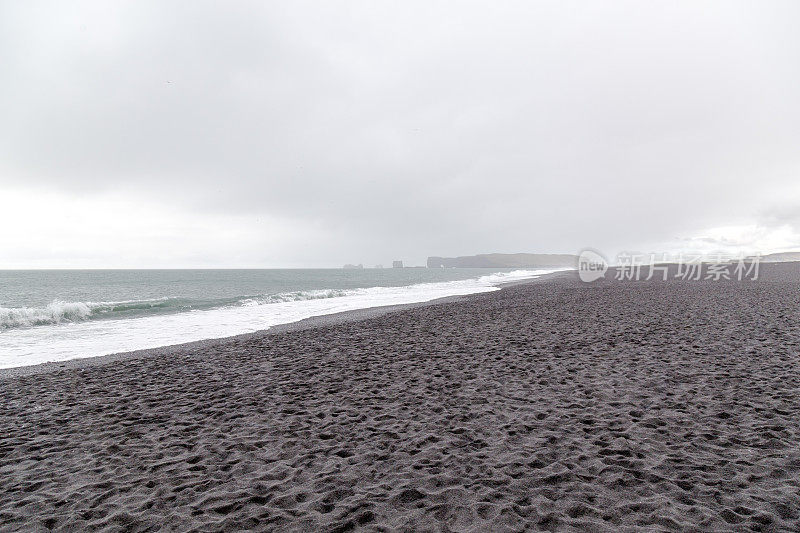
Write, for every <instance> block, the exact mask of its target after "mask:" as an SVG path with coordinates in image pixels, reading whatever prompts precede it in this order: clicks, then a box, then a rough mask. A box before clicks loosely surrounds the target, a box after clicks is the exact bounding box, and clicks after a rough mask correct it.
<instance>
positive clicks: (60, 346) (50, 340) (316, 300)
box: [0, 270, 552, 368]
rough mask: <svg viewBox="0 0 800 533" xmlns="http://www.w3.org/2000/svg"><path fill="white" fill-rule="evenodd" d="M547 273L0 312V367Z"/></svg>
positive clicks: (486, 287) (223, 333) (479, 288)
mask: <svg viewBox="0 0 800 533" xmlns="http://www.w3.org/2000/svg"><path fill="white" fill-rule="evenodd" d="M548 272H552V271H551V270H517V271H514V272H506V273H495V274H490V275H486V276H482V277H480V278H474V279H467V280H459V281H446V282H436V283H420V284H416V285H407V286H402V287H371V288H364V289H347V290H333V289H331V290H314V291H296V292H287V293H283V294H278V295H271V296H264V297H250V298H246V299H243V300H239V301H237V302H235V303H233V304H230V305H226V306H223V307H216V308H212V309H207V310H191V311H186V312H176V313H169V314H156V315H149V316H140V317H136V318H120V319H117V320H90V319H89V320H87V319H88V318H90V316H91V315H92V313H95V312H98V311H99V310H103V309H106V310H107V309H109V308H111V309H114V308H115V307H114V306H119V305H120V304H123V303H126V302H97V303H91V302H72V303H68V302H52V303H51V304H50V305H48V306H46V307H43V308H34V309H26V308H23V309H10V310H9V309H6V308H2V309H0V320H2V321H5V322H4V323H7V324H9V325H14V324H16V325H15V326H13V327H11V326H7V329H2V328H0V368H10V367H15V366H27V365H34V364H38V363H44V362H48V361H65V360H68V359H76V358H80V357H93V356H98V355H105V354H110V353H118V352H126V351H132V350H140V349H145V348H155V347H158V346H167V345H171V344H179V343H183V342H191V341H196V340H202V339H213V338H219V337H227V336H231V335H238V334H241V333H249V332H253V331H258V330H263V329H268V328H269V327H271V326H275V325H277V324H286V323H290V322H296V321H298V320H302V319H305V318H309V317H312V316H320V315H327V314H332V313H338V312H342V311H350V310H355V309H365V308H369V307H378V306H384V305H395V304H406V303H415V302H425V301H430V300H434V299H436V298H442V297H445V296H456V295H466V294H474V293H480V292H488V291H493V290H497V289H498V285H500V284H502V283H507V282H513V281H517V280H522V279H528V278H533V277H537V276H539V275H542V274H545V273H548ZM148 302H158V301H148ZM127 303H128V304H132V305H134V306H135V305H140V304H141V305H149V304H147V303H146V302H127ZM109 306H111V307H109ZM19 326H38V327H19ZM9 327H10V329H8V328H9Z"/></svg>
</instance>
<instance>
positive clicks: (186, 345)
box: [0, 270, 572, 381]
mask: <svg viewBox="0 0 800 533" xmlns="http://www.w3.org/2000/svg"><path fill="white" fill-rule="evenodd" d="M570 272H572V271H571V270H559V271H556V272H549V273H547V274H542V275H540V276H537V277H535V278H529V279H523V280H515V281H509V282H505V283H499V284H498V285H497V286H498V287H499V289H500V290H503V289H504V288H508V287H513V286H516V285H523V284H528V283H535V282H541V281H548V280H552V279H554V278H557V277H561V276H565V275H568V274H569V273H570ZM491 292H498V291H491ZM491 292H490V293H473V294H465V295H456V296H445V297H442V298H435V299H433V300H428V301H425V302H414V303H408V304H394V305H382V306H377V307H365V308H363V309H353V310H349V311H340V312H337V313H331V314H329V315H316V316H312V317H309V318H304V319H302V320H298V321H295V322H287V323H285V324H276V325H275V326H271V327H269V328H267V329H262V330H258V331H252V332H250V333H240V334H238V335H230V336H227V337H213V338H209V339H200V340H196V341H190V342H183V343H179V344H168V345H165V346H156V347H154V348H143V349H141V350H131V351H127V352H116V353H110V354H105V355H97V356H89V357H77V358H75V359H68V360H66V361H50V362H46V363H38V364H35V365H26V366H16V367H11V368H0V381H2V380H5V379H11V378H15V377H21V376H30V375H35V374H42V373H48V372H58V371H60V370H76V369H85V368H89V367H93V366H101V365H108V364H112V363H115V362H119V361H128V360H131V359H143V358H149V357H168V356H170V355H177V354H186V353H189V352H194V351H205V350H211V349H214V348H219V347H224V346H225V345H226V344H230V343H233V342H238V341H245V340H251V339H255V338H262V337H264V336H271V335H279V334H282V333H289V332H296V331H305V330H308V329H314V328H319V327H326V326H334V325H339V324H344V323H347V322H359V321H362V320H369V319H371V318H377V317H380V316H383V315H386V314H389V313H394V312H399V311H405V310H408V309H414V308H417V307H425V306H429V305H438V304H445V303H450V302H455V301H458V300H461V299H465V298H472V297H475V296H477V295H480V294H491Z"/></svg>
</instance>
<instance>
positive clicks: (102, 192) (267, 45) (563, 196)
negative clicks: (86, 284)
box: [0, 0, 800, 268]
mask: <svg viewBox="0 0 800 533" xmlns="http://www.w3.org/2000/svg"><path fill="white" fill-rule="evenodd" d="M799 178H800V2H797V1H792V0H790V1H787V2H773V1H759V2H753V1H747V2H741V3H740V2H731V1H720V2H697V1H685V2H674V1H669V2H641V1H631V2H564V1H561V0H559V1H553V2H534V1H524V2H488V1H487V2H481V3H467V2H462V1H458V2H456V1H451V2H446V3H445V2H431V1H424V2H408V1H404V2H376V1H366V2H355V1H348V2H329V1H326V2H313V3H306V2H298V1H291V2H290V1H284V2H253V3H249V2H242V1H237V2H221V1H218V2H198V1H187V2H174V1H163V0H162V1H157V2H144V1H139V0H137V1H131V2H111V1H108V0H98V1H97V2H53V3H45V2H36V1H18V2H15V1H11V0H0V267H5V268H35V267H92V268H101V267H130V268H142V267H299V266H309V267H322V266H334V267H335V266H340V265H341V264H343V263H345V262H350V263H364V264H366V265H372V264H375V263H383V264H389V263H390V262H391V261H392V260H393V259H404V260H405V261H406V263H407V264H424V261H425V258H426V257H427V256H428V255H467V254H474V253H485V252H561V253H576V252H578V251H579V250H580V249H581V248H583V247H587V246H589V247H594V248H597V249H599V250H601V251H604V252H606V253H608V254H613V253H616V252H617V251H619V250H622V249H635V250H644V251H673V250H677V249H687V250H688V249H697V248H700V249H706V250H712V249H717V248H725V249H735V248H744V249H746V250H755V249H761V250H763V251H781V250H788V249H800V179H799Z"/></svg>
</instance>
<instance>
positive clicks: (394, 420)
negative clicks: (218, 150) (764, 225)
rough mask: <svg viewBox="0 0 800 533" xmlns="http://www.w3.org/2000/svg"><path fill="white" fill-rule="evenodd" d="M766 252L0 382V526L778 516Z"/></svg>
mask: <svg viewBox="0 0 800 533" xmlns="http://www.w3.org/2000/svg"><path fill="white" fill-rule="evenodd" d="M768 267H769V268H768ZM763 268H764V270H769V272H768V273H766V274H764V277H765V278H769V279H770V280H772V281H767V280H764V281H757V282H749V283H733V282H666V283H665V282H656V283H648V282H638V283H635V282H632V283H625V284H623V283H615V282H597V283H595V284H592V285H585V284H581V283H579V282H577V281H574V280H572V279H561V280H552V281H547V282H537V283H531V284H526V285H519V286H515V287H511V288H507V289H504V290H502V291H499V292H497V293H491V294H484V295H479V296H474V297H471V298H468V299H464V300H461V301H456V302H449V303H443V304H436V305H430V306H423V307H418V308H414V309H410V310H405V311H400V312H396V313H392V314H388V315H384V316H380V317H377V318H372V319H370V320H365V321H360V322H346V323H342V324H339V325H332V326H322V327H318V328H314V329H309V330H306V331H289V332H286V333H281V334H276V335H261V336H258V335H256V336H251V337H249V338H246V339H232V340H228V341H222V342H218V343H216V344H214V345H212V346H209V347H207V348H204V349H197V350H196V351H194V352H193V353H187V352H186V351H185V350H184V351H180V350H176V352H175V353H174V355H171V356H168V357H149V358H144V359H123V360H121V361H117V362H114V363H110V364H104V365H94V366H91V365H90V366H87V367H85V368H73V369H67V370H56V371H49V372H45V373H39V374H31V375H24V376H17V377H7V378H6V379H3V380H0V523H2V526H1V527H0V529H2V530H10V531H13V530H36V529H45V528H54V529H59V530H84V529H89V528H99V527H104V528H108V529H113V530H120V531H122V530H126V531H127V530H134V531H138V530H146V529H159V528H167V529H176V530H188V529H194V528H197V529H199V530H215V531H216V530H240V529H250V528H252V529H259V530H270V529H278V530H299V531H313V530H317V529H324V530H339V531H341V530H348V529H352V528H366V529H375V530H396V529H397V530H415V531H419V530H429V529H435V530H438V529H442V530H453V531H464V530H481V531H483V530H496V531H501V530H523V529H531V530H538V529H547V530H569V529H574V530H581V531H586V530H588V531H592V530H595V531H618V530H640V529H647V530H665V531H669V530H703V531H712V530H713V531H722V530H736V531H742V530H762V531H776V530H786V531H797V530H799V529H800V514H799V510H798V509H799V508H800V367H799V366H798V363H800V360H799V358H798V342H800V329H798V320H799V319H800V313H799V312H798V304H800V275H799V274H798V272H799V271H800V269H798V267H797V265H790V266H788V267H787V266H785V265H779V266H769V265H765V266H764V267H763Z"/></svg>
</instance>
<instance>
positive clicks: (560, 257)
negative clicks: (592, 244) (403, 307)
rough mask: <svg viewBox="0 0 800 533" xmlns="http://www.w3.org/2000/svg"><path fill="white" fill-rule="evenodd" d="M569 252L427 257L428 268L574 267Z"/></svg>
mask: <svg viewBox="0 0 800 533" xmlns="http://www.w3.org/2000/svg"><path fill="white" fill-rule="evenodd" d="M577 261H578V256H576V255H571V254H479V255H465V256H461V257H429V258H428V268H443V267H444V268H560V267H564V268H574V267H575V265H576V264H577Z"/></svg>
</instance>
